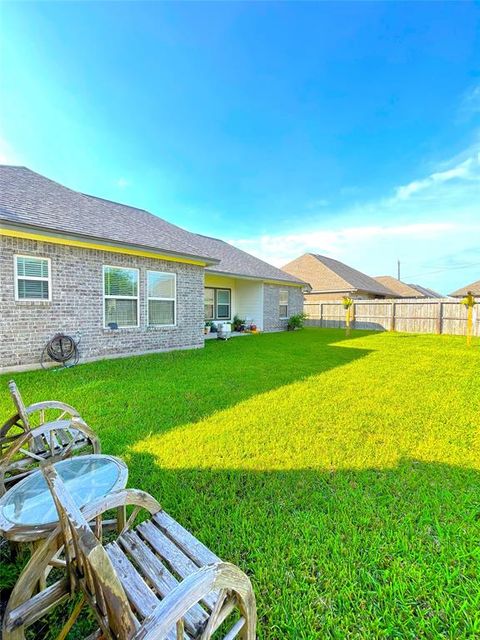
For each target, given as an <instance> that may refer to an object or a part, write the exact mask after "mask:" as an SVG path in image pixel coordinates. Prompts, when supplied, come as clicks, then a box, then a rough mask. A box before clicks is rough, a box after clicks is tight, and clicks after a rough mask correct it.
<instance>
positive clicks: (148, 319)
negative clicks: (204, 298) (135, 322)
mask: <svg viewBox="0 0 480 640" xmlns="http://www.w3.org/2000/svg"><path fill="white" fill-rule="evenodd" d="M149 273H159V274H161V275H165V276H173V289H174V293H173V298H157V297H156V296H149V295H148V274H149ZM150 300H166V301H167V302H173V324H150V305H149V304H148V303H149V301H150ZM145 305H146V307H147V327H176V326H177V274H176V273H172V272H171V271H157V270H156V269H147V270H146V272H145Z"/></svg>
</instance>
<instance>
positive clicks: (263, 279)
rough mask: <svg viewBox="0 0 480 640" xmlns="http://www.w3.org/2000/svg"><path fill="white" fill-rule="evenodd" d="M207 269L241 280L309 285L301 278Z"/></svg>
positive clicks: (298, 285) (299, 285)
mask: <svg viewBox="0 0 480 640" xmlns="http://www.w3.org/2000/svg"><path fill="white" fill-rule="evenodd" d="M207 271H208V272H209V273H215V274H217V275H219V276H226V277H227V278H242V279H243V280H256V281H260V282H274V281H275V282H279V283H282V284H288V285H292V286H295V287H309V286H310V285H309V284H308V282H303V281H302V280H288V279H287V278H274V277H271V276H252V275H247V274H245V273H236V272H235V273H234V272H232V271H221V270H220V269H212V268H210V267H209V268H208V269H207Z"/></svg>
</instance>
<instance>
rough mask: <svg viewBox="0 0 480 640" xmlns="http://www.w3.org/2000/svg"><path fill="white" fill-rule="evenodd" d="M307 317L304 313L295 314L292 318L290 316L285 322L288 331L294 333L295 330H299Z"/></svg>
mask: <svg viewBox="0 0 480 640" xmlns="http://www.w3.org/2000/svg"><path fill="white" fill-rule="evenodd" d="M306 319H307V316H306V315H305V314H304V313H296V314H295V315H293V316H290V318H289V319H288V322H287V329H288V331H295V330H296V329H301V328H302V327H303V325H304V324H305V320H306Z"/></svg>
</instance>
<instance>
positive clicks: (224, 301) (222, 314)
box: [216, 289, 230, 320]
mask: <svg viewBox="0 0 480 640" xmlns="http://www.w3.org/2000/svg"><path fill="white" fill-rule="evenodd" d="M216 291H217V319H218V320H229V319H230V289H217V290H216Z"/></svg>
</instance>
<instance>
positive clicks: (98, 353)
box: [0, 236, 204, 370]
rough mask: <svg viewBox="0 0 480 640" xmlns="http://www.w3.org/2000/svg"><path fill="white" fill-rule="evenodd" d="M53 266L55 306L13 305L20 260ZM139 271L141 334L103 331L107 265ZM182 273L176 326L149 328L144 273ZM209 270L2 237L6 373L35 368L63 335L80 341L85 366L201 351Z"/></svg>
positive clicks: (0, 322) (1, 343)
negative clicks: (182, 350)
mask: <svg viewBox="0 0 480 640" xmlns="http://www.w3.org/2000/svg"><path fill="white" fill-rule="evenodd" d="M16 253H20V254H26V255H35V256H43V257H48V258H50V259H51V271H52V301H51V302H26V301H18V302H16V301H15V283H14V258H13V256H14V254H16ZM105 264H107V265H112V266H122V267H136V268H138V269H140V278H139V285H140V287H139V288H140V291H139V295H140V327H138V328H128V329H118V330H116V331H112V330H110V329H104V328H103V282H102V278H103V274H102V267H103V265H105ZM147 269H152V270H157V271H165V272H170V273H176V274H177V326H175V327H147V326H146V316H147V310H146V292H145V277H146V273H145V272H146V270H147ZM203 278H204V269H203V267H199V266H196V265H189V264H183V263H180V262H168V261H164V260H155V259H150V258H140V257H136V256H128V255H123V254H117V253H111V252H106V251H97V250H90V249H81V248H76V247H67V246H62V245H57V244H53V243H46V242H37V241H33V240H23V239H19V238H9V237H4V236H0V305H1V306H0V370H1V369H4V370H6V369H8V368H12V367H16V366H19V365H37V364H38V363H39V361H40V356H41V351H42V349H43V346H44V345H45V343H46V342H47V340H48V339H49V338H51V337H52V336H53V335H54V334H55V333H57V332H64V333H68V334H70V335H73V334H75V333H76V332H77V331H79V332H80V334H81V344H80V354H81V357H82V359H90V358H97V357H107V356H115V355H123V354H134V353H143V352H148V351H162V350H169V349H179V348H195V347H202V346H203V326H204V320H203V314H204V311H203Z"/></svg>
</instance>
